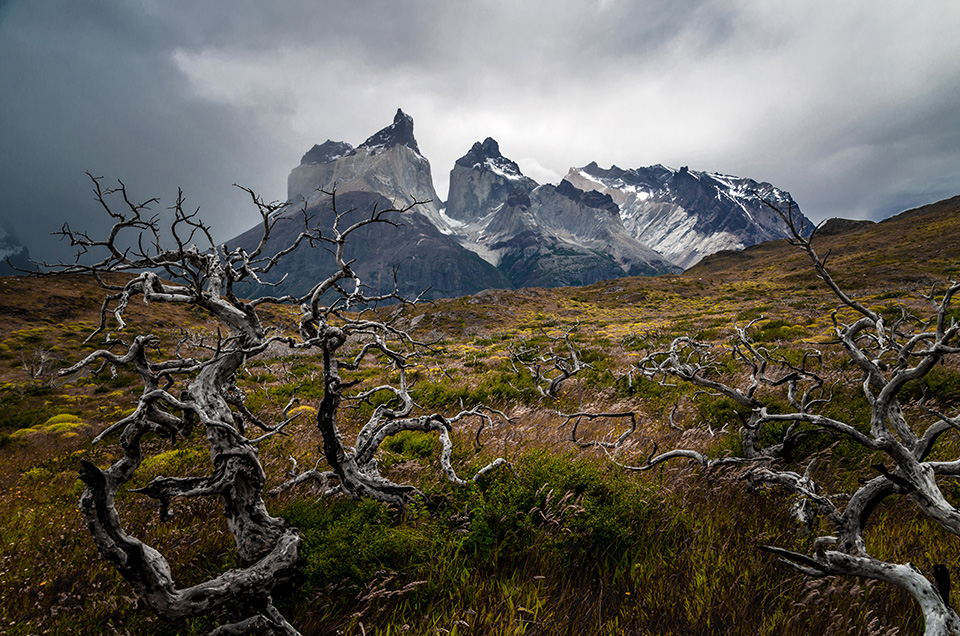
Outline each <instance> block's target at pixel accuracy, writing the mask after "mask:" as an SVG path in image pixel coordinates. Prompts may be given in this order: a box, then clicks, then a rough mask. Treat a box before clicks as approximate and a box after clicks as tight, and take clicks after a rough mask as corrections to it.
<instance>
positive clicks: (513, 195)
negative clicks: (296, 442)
mask: <svg viewBox="0 0 960 636" xmlns="http://www.w3.org/2000/svg"><path fill="white" fill-rule="evenodd" d="M287 186H288V187H287V190H288V193H287V194H288V200H289V203H288V206H287V207H286V208H284V209H283V210H281V211H280V212H279V213H278V214H280V217H281V218H280V219H279V220H278V223H277V225H276V227H275V230H274V234H273V237H272V238H271V242H270V244H269V245H268V246H267V248H268V249H271V248H273V249H280V248H281V247H282V246H283V245H285V244H286V243H287V242H288V241H290V240H291V239H292V238H293V237H295V236H296V234H297V233H298V232H299V230H300V227H301V223H302V220H301V219H302V214H301V210H303V209H305V210H306V211H307V214H308V215H310V216H311V217H313V219H314V222H316V223H319V226H320V227H329V226H330V224H332V220H333V214H334V212H333V207H334V201H333V199H332V197H331V196H330V194H329V193H331V192H334V191H335V192H336V201H335V203H336V208H337V210H339V211H340V212H344V211H347V210H350V212H349V213H348V215H347V220H351V219H359V218H360V217H361V215H364V214H369V212H370V210H371V209H373V208H374V206H376V207H378V208H379V209H383V208H384V207H385V206H393V207H404V206H409V205H414V204H415V205H414V207H413V208H412V209H411V210H410V211H408V212H406V213H404V214H403V215H402V217H401V216H400V215H397V216H394V217H392V218H393V219H394V220H395V221H397V222H398V223H399V226H394V225H389V224H375V225H370V226H367V227H364V228H363V229H362V231H361V232H359V233H358V234H357V235H355V236H353V237H352V238H351V241H350V242H349V243H348V257H349V258H353V259H356V265H355V268H356V270H357V272H358V274H359V275H360V277H361V280H362V281H363V282H364V283H365V284H367V285H369V286H370V287H371V288H372V289H373V290H376V291H384V290H387V289H389V288H392V287H393V285H394V281H395V280H396V282H397V284H398V285H399V289H400V291H401V293H404V294H406V295H411V296H415V295H417V294H419V293H421V292H424V291H425V290H427V291H426V293H425V296H426V297H428V298H444V297H455V296H463V295H467V294H472V293H476V292H478V291H481V290H483V289H491V288H499V289H509V288H519V287H533V286H537V287H559V286H580V285H589V284H592V283H595V282H597V281H600V280H605V279H612V278H621V277H624V276H641V275H642V276H647V275H657V274H665V273H676V272H679V271H682V270H683V269H685V268H687V267H689V266H691V265H693V264H695V263H696V262H698V261H699V260H700V259H702V258H703V257H704V256H706V255H708V254H712V253H714V252H717V251H719V250H730V249H742V248H744V247H747V246H749V245H753V244H756V243H759V242H762V241H766V240H770V239H776V238H782V237H785V236H787V235H788V228H787V227H786V224H785V223H784V222H783V221H782V220H781V219H780V218H779V216H778V215H777V214H776V212H775V211H773V210H772V209H770V208H769V207H768V206H766V205H764V203H763V202H762V201H761V199H760V197H763V198H764V199H766V200H768V201H770V202H772V203H774V204H775V205H778V206H782V207H783V208H784V209H785V208H786V207H787V206H791V207H793V209H794V210H795V214H797V215H799V218H800V219H801V220H803V221H804V222H806V219H803V217H802V214H801V213H800V211H799V208H798V207H797V205H796V202H794V201H793V199H792V197H791V196H790V194H789V193H788V192H786V191H783V190H781V189H779V188H776V187H774V186H773V185H771V184H769V183H758V182H756V181H754V180H752V179H745V178H740V177H734V176H730V175H722V174H718V173H706V172H698V171H694V170H690V169H688V168H687V167H683V168H680V169H679V170H674V169H671V168H668V167H665V166H662V165H656V166H650V167H646V168H636V169H626V170H625V169H621V168H618V167H616V166H612V167H611V168H609V169H603V168H601V167H599V166H598V165H597V163H596V162H592V163H589V164H587V165H586V166H584V167H582V168H571V169H570V171H569V172H568V174H567V175H566V177H564V179H562V180H561V181H560V183H559V184H557V185H553V184H542V185H541V184H538V183H537V182H536V181H534V180H533V179H531V178H530V177H527V176H525V175H523V173H522V172H521V171H520V168H519V166H518V165H517V163H516V162H514V161H512V160H511V159H509V158H507V157H505V156H503V154H502V153H501V152H500V148H499V145H498V143H497V142H496V141H495V140H494V139H492V138H489V137H488V138H487V139H485V140H484V141H482V142H479V141H478V142H477V143H475V144H473V146H472V147H471V148H470V149H469V150H468V151H467V152H466V154H464V155H463V156H462V157H461V158H460V159H458V160H457V161H456V163H455V164H454V166H453V169H452V170H451V172H450V190H449V194H448V199H447V201H446V202H441V200H440V198H439V197H438V195H437V192H436V190H435V188H434V185H433V177H432V173H431V167H430V162H429V161H428V160H427V159H426V157H424V156H423V155H422V154H421V153H420V149H419V146H418V144H417V141H416V138H415V136H414V133H413V118H411V117H410V116H409V115H407V114H406V113H404V112H403V111H402V110H399V109H398V110H397V113H396V115H395V117H394V120H393V123H392V124H390V125H389V126H387V127H385V128H383V129H382V130H380V131H378V132H376V133H375V134H373V135H371V136H370V137H369V138H368V139H367V140H366V141H364V142H363V143H362V144H360V145H359V146H357V147H355V148H354V147H353V146H352V145H350V144H349V143H346V142H342V141H332V140H327V141H326V142H324V143H323V144H319V145H315V146H314V147H313V148H311V149H310V150H309V151H308V152H307V153H306V154H304V155H303V158H302V159H301V162H300V165H299V166H297V167H295V168H294V169H293V171H292V172H291V173H290V176H289V179H288V183H287ZM758 195H759V196H758ZM811 227H812V226H811ZM259 231H260V228H259V227H255V228H251V229H250V230H249V231H247V232H245V233H243V234H241V235H240V236H238V237H236V238H235V239H234V240H232V241H228V243H229V244H231V245H242V246H244V247H248V248H249V247H253V246H254V245H255V244H256V241H258V239H259ZM332 258H333V257H332V255H330V254H328V253H326V252H323V251H319V250H310V249H307V248H306V246H302V247H301V248H300V249H298V250H296V251H295V252H293V253H291V254H290V255H288V256H287V257H286V258H285V259H284V260H283V261H281V269H282V273H283V274H285V278H283V280H282V281H281V282H280V283H279V285H278V286H277V288H275V289H273V290H271V292H270V293H302V292H303V291H305V290H306V289H307V288H308V287H309V286H310V284H312V282H314V281H316V280H318V279H319V278H320V277H322V276H324V275H325V273H326V272H328V271H329V269H330V265H331V263H332ZM241 291H247V292H249V293H251V294H252V293H256V290H254V289H253V288H251V289H249V290H241Z"/></svg>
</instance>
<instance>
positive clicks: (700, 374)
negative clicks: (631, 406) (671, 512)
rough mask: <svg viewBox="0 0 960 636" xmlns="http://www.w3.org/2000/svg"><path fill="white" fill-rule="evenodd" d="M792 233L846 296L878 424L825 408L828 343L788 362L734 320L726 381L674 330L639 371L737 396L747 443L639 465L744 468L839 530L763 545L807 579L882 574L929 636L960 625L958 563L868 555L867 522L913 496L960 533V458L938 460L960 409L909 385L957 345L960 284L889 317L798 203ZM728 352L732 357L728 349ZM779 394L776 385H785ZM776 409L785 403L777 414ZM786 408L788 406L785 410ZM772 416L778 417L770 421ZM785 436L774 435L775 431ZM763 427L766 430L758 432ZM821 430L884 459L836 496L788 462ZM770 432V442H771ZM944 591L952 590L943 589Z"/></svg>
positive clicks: (704, 349) (802, 512) (829, 395)
mask: <svg viewBox="0 0 960 636" xmlns="http://www.w3.org/2000/svg"><path fill="white" fill-rule="evenodd" d="M782 215H783V217H784V219H785V220H786V221H787V223H788V224H789V225H790V227H791V228H792V230H793V239H792V242H793V243H794V244H795V245H797V246H798V247H799V248H800V249H802V250H804V251H805V252H806V253H807V254H808V255H809V257H810V260H811V262H812V263H813V267H814V269H815V271H816V273H817V275H818V276H819V277H820V278H821V279H822V280H823V281H824V282H825V283H826V285H827V286H828V287H829V288H830V290H831V291H832V292H833V294H834V295H835V296H836V298H837V299H839V302H840V307H839V309H838V310H837V311H835V312H834V313H833V331H834V334H835V335H836V339H837V342H838V343H839V344H840V345H841V346H842V349H843V352H844V353H845V355H846V357H847V359H848V361H849V363H851V364H852V365H853V368H855V369H856V375H857V377H856V378H854V379H852V380H851V382H852V383H853V384H854V386H858V387H859V391H861V392H862V394H863V396H864V397H865V399H866V401H867V403H868V405H869V413H870V416H869V422H853V421H842V420H840V419H834V418H831V417H828V416H826V415H824V414H823V413H824V411H825V408H824V407H826V405H827V404H828V403H829V402H830V401H831V400H832V399H834V395H833V389H831V388H830V387H828V386H827V385H826V383H825V381H824V379H823V378H822V377H821V375H820V374H818V371H817V369H819V368H821V367H820V364H819V363H820V361H821V357H822V356H821V352H820V351H816V350H810V351H808V352H807V353H806V354H805V355H804V356H803V357H802V359H800V360H799V361H798V360H796V359H795V358H794V360H793V361H792V362H791V361H788V360H787V359H786V357H784V356H782V355H778V354H777V352H776V351H775V350H772V349H768V348H766V347H764V346H761V345H758V344H757V343H754V342H753V341H752V340H751V338H750V327H751V325H747V326H746V327H737V328H736V333H735V335H734V338H733V341H732V342H731V346H730V347H729V349H728V350H727V352H726V354H725V356H732V358H733V360H735V361H736V362H737V363H739V366H740V368H741V369H743V370H744V371H745V373H744V374H743V375H744V377H745V378H746V381H745V382H744V383H743V384H742V385H737V386H734V385H731V384H727V383H725V382H723V381H721V380H719V379H717V378H718V377H720V374H719V373H717V372H716V371H717V365H718V363H720V362H721V359H720V358H721V354H717V353H716V352H715V351H714V350H712V349H711V348H710V347H708V346H707V345H705V344H703V343H699V342H697V341H695V340H694V339H691V338H687V337H681V338H676V339H675V340H673V342H672V343H671V344H670V346H669V347H668V348H666V349H662V350H651V351H650V352H649V353H648V354H647V355H646V357H645V358H644V359H643V360H642V361H641V362H640V363H639V365H638V367H639V369H638V370H639V371H640V372H641V373H642V374H643V375H644V376H646V377H647V378H648V379H650V380H653V381H658V382H677V381H680V382H686V383H690V384H692V385H694V386H696V387H698V390H700V391H705V392H708V393H710V394H713V395H719V396H724V397H726V398H729V399H731V400H733V401H734V402H735V403H736V404H738V405H740V406H741V407H743V408H744V410H747V411H748V412H749V416H748V417H747V418H746V420H745V421H744V422H743V424H742V427H741V428H740V430H739V435H740V441H741V442H742V452H741V453H740V454H736V455H728V456H723V457H716V458H708V457H706V456H704V455H703V454H702V453H700V452H698V451H696V450H692V449H685V448H675V449H671V450H668V451H667V452H663V453H659V454H658V453H657V452H656V448H655V449H654V452H653V453H651V454H650V455H649V457H648V458H647V459H646V461H645V462H644V463H643V465H641V466H636V467H634V468H635V469H638V470H647V469H649V468H651V467H653V466H656V465H658V464H661V463H662V462H666V461H669V460H672V459H689V460H693V461H695V462H697V463H699V464H700V465H702V466H703V467H704V468H706V469H714V468H717V467H722V466H725V465H734V464H735V465H738V466H740V467H741V468H742V469H744V470H745V472H744V473H743V477H744V478H745V479H747V480H748V481H749V482H750V483H752V484H756V485H771V486H777V487H781V488H785V489H787V490H788V491H790V492H791V493H793V494H795V495H796V496H797V502H798V503H797V505H796V506H795V508H794V513H795V516H796V517H797V519H798V520H799V521H801V522H802V523H804V524H805V525H807V527H811V528H812V527H813V525H812V524H813V521H814V518H815V517H816V516H818V515H819V516H822V518H824V519H826V521H827V522H828V524H829V526H832V528H833V531H832V533H830V534H824V535H823V536H819V537H817V538H816V539H815V540H814V541H813V543H812V546H813V548H812V551H811V553H809V554H801V553H797V552H793V551H790V550H785V549H782V548H779V547H776V546H764V549H765V550H767V551H769V552H771V553H773V554H775V555H777V556H778V557H780V558H781V559H782V560H784V561H785V562H786V563H788V564H790V565H791V566H793V567H794V568H796V569H798V570H800V571H801V572H804V573H806V574H808V575H810V576H814V577H823V576H829V575H847V576H857V577H866V578H871V579H876V580H880V581H885V582H887V583H891V584H894V585H897V586H900V587H901V588H903V589H904V590H906V591H907V592H908V593H909V594H910V595H911V596H912V597H913V598H914V599H915V600H916V602H917V603H918V605H919V606H920V609H921V610H922V612H923V616H924V620H925V625H926V631H925V634H927V635H928V636H933V635H938V636H939V635H948V634H949V635H957V634H960V618H958V616H957V614H956V613H955V611H954V610H953V609H952V608H951V607H950V605H949V593H948V590H949V571H948V570H947V568H946V567H945V566H943V565H939V566H937V567H935V568H934V572H933V573H932V574H933V576H934V579H935V580H934V581H931V580H930V578H929V574H926V575H925V574H924V573H922V572H920V571H918V570H917V569H916V568H915V567H913V566H912V565H910V564H909V563H907V564H900V563H889V562H885V561H883V560H881V559H878V558H876V557H875V556H873V555H871V554H870V552H869V550H868V548H867V545H866V542H865V540H864V530H865V528H866V526H867V523H868V520H869V518H870V516H871V515H872V514H873V512H874V511H875V510H876V508H877V506H878V505H879V504H880V503H881V502H882V501H884V500H885V499H887V498H889V497H893V496H902V497H906V498H908V499H909V500H910V501H912V502H913V504H915V505H916V506H917V508H918V509H919V510H920V511H921V512H922V514H924V515H926V516H927V517H928V518H929V519H931V520H933V521H935V522H936V523H937V524H939V525H940V526H942V527H943V528H944V529H945V530H947V531H948V532H950V533H952V534H954V535H960V511H958V510H957V508H955V507H954V506H953V504H951V503H950V502H949V501H948V500H947V498H946V497H945V496H944V493H943V491H942V490H941V485H942V484H943V483H944V481H945V480H951V479H954V478H956V477H957V476H958V475H960V459H953V460H944V459H937V460H933V459H931V456H936V454H935V453H934V450H935V449H936V447H937V445H938V442H939V441H941V439H942V438H943V436H944V434H945V433H948V432H951V431H955V430H956V429H960V415H958V414H956V413H954V414H948V413H943V412H941V411H939V410H937V409H936V408H933V407H932V406H929V405H928V404H927V400H926V399H924V400H922V401H921V402H920V404H919V405H916V404H914V405H911V408H908V409H905V408H904V407H905V406H906V404H905V403H904V400H905V397H904V389H905V387H906V386H907V384H908V383H910V382H913V381H921V380H922V379H923V378H924V377H925V376H926V375H927V374H928V373H929V372H930V371H931V370H932V369H933V368H934V367H935V366H936V365H937V364H940V363H941V362H943V361H944V360H945V359H946V358H948V357H949V356H955V355H956V354H958V353H960V342H958V340H960V324H958V323H957V321H956V319H955V317H954V315H952V314H951V310H952V308H954V307H955V305H954V297H955V296H956V294H957V292H958V291H960V283H956V282H952V283H950V284H949V285H947V286H946V287H943V288H940V289H933V290H930V292H929V293H927V294H925V295H924V298H925V299H926V301H927V303H928V306H929V308H930V310H929V314H928V315H927V316H926V317H923V318H921V317H916V316H913V315H911V314H910V313H908V312H905V311H904V312H903V313H902V315H901V316H899V317H897V318H896V319H894V320H888V319H885V318H884V316H882V315H880V314H878V313H877V312H875V311H874V310H872V309H870V308H869V307H867V306H865V305H864V304H863V303H861V302H859V301H857V300H855V299H853V298H852V297H850V296H849V295H848V294H847V293H846V292H844V291H843V290H842V289H841V288H840V286H839V285H838V284H837V283H836V281H835V280H834V278H833V277H832V276H831V275H830V272H829V271H828V269H827V267H826V263H825V260H826V259H825V258H822V257H821V256H820V255H818V254H817V252H816V251H815V250H814V246H813V242H812V241H813V240H814V237H815V235H814V237H804V232H802V229H803V228H799V227H797V226H796V225H795V223H794V217H793V216H792V215H791V214H790V211H789V210H788V211H785V212H783V213H782ZM723 361H729V357H723ZM765 391H766V392H767V393H766V395H771V394H775V395H779V396H781V397H783V396H784V394H785V397H786V399H787V402H788V404H789V408H787V409H783V408H780V409H773V408H771V407H770V406H769V404H768V403H767V402H766V401H765V400H766V398H764V397H763V395H764V392H765ZM778 391H779V392H778ZM778 411H779V412H778ZM783 411H786V412H783ZM771 425H774V426H771ZM772 430H781V431H782V434H780V435H779V437H778V438H776V439H775V440H773V441H770V432H771V431H772ZM764 431H766V432H767V436H766V437H764V436H763V435H761V433H762V432H764ZM812 435H829V436H833V437H836V438H841V437H842V438H846V439H848V440H852V441H853V442H855V443H856V444H859V445H861V446H862V447H864V448H865V449H869V450H870V451H877V452H879V453H882V456H883V457H884V458H885V460H886V461H884V462H882V463H877V464H874V466H873V471H874V473H873V474H870V475H865V476H864V477H863V479H862V480H861V483H862V485H861V486H860V487H859V488H857V489H856V490H854V491H853V492H845V493H828V492H825V491H824V490H823V489H822V488H821V487H820V486H819V485H818V483H817V479H816V478H817V471H818V466H817V462H816V460H813V461H810V463H809V464H808V465H807V467H806V470H805V471H804V473H803V474H799V473H797V472H793V471H790V470H786V469H785V468H783V465H784V462H783V461H782V460H783V458H785V457H787V456H788V455H789V454H790V452H791V450H792V449H794V448H796V445H797V444H798V442H799V441H800V440H802V439H803V438H805V437H808V436H812ZM764 439H766V440H767V442H766V443H764V441H763V440H764ZM944 590H947V592H945V591H944Z"/></svg>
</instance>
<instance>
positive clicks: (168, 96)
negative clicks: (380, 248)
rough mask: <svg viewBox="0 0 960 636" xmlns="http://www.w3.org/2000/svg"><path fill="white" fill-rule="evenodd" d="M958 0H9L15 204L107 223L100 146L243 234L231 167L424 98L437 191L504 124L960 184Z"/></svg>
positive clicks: (692, 157) (852, 181)
mask: <svg viewBox="0 0 960 636" xmlns="http://www.w3.org/2000/svg"><path fill="white" fill-rule="evenodd" d="M958 34H960V2H956V1H955V0H906V1H894V0H889V1H876V0H871V1H867V0H861V1H856V0H844V1H842V2H838V1H837V0H822V1H821V0H791V1H790V2H773V1H770V0H727V1H709V0H594V1H592V2H591V1H587V0H535V1H526V0H525V1H522V2H521V1H518V0H472V1H469V2H461V1H458V0H425V1H416V2H414V1H409V2H407V1H403V0H379V1H377V0H342V1H333V0H270V1H269V2H266V1H259V0H231V1H229V2H228V1H226V0H223V1H219V2H212V1H206V2H205V1H202V0H85V1H83V2H78V1H77V0H12V1H4V0H0V86H2V89H0V191H2V196H0V219H6V220H8V221H9V222H10V223H12V224H13V226H14V228H15V229H16V231H17V233H18V234H19V235H20V238H21V239H22V240H23V241H24V242H25V243H27V244H28V246H29V247H30V249H31V252H32V254H33V255H34V256H35V257H39V258H42V259H46V260H51V259H53V258H56V256H57V254H56V250H57V249H58V247H59V248H61V249H62V247H63V246H62V244H59V243H57V242H55V241H54V240H53V239H51V238H49V237H47V236H46V235H47V233H48V232H50V231H53V230H55V229H58V228H59V227H60V225H61V224H62V223H63V222H64V221H69V222H70V223H71V225H73V226H75V227H85V228H89V229H90V230H91V231H93V232H95V231H102V230H103V229H104V228H106V227H107V223H106V221H105V219H104V218H103V215H102V214H101V213H100V212H99V211H98V210H97V208H96V206H95V205H93V202H92V195H91V192H90V186H89V182H88V180H87V177H86V176H85V174H84V172H85V171H87V170H89V171H91V172H93V173H96V174H97V175H103V176H106V177H108V178H110V179H118V178H119V179H123V180H124V182H125V183H126V184H127V186H128V188H129V189H130V190H131V191H132V192H133V193H134V195H135V197H136V198H139V199H147V198H150V197H153V196H159V197H160V198H161V206H159V207H158V209H159V208H162V207H163V205H164V204H166V205H169V204H170V203H172V201H173V199H174V198H175V196H176V189H177V187H181V188H183V190H184V192H185V194H186V197H187V200H188V203H191V204H192V205H194V206H200V207H201V211H202V213H203V214H204V216H205V218H206V219H207V220H208V221H209V222H211V223H212V224H213V225H214V226H215V228H216V229H217V232H218V235H219V237H220V238H228V237H229V236H232V235H234V234H236V233H239V232H240V231H242V230H245V229H247V228H248V227H250V226H251V225H252V224H253V223H254V222H255V212H254V210H252V209H251V207H250V206H249V205H248V204H245V202H244V198H243V196H241V194H242V193H239V192H238V191H236V189H234V188H232V187H231V184H232V183H234V182H236V183H241V184H243V185H247V186H250V187H252V188H254V189H256V190H257V191H259V192H260V193H261V194H262V195H263V196H264V197H265V198H267V199H282V198H283V197H284V196H285V191H286V177H287V174H288V173H289V172H290V170H291V169H292V168H293V167H294V166H296V165H297V164H298V163H299V160H300V156H301V155H302V154H303V153H304V152H306V151H307V150H308V149H309V148H310V147H311V146H312V145H313V144H314V143H321V142H323V141H324V140H326V139H327V138H332V139H334V140H343V141H348V142H350V143H352V144H354V145H356V144H359V143H360V142H362V141H363V140H364V139H365V138H366V137H367V136H369V135H370V134H372V133H373V132H375V131H376V130H378V129H379V128H382V127H383V126H386V125H388V124H389V123H390V122H391V121H392V117H393V114H394V112H395V111H396V109H397V108H398V107H401V108H403V109H404V111H406V112H407V113H409V114H410V115H412V116H413V118H414V120H415V122H416V129H415V133H416V136H417V140H418V141H419V145H420V149H421V151H422V152H423V153H424V155H426V157H427V158H428V159H429V160H430V162H431V164H432V167H433V174H434V179H435V181H436V184H437V189H438V192H439V193H440V196H441V197H444V196H445V194H446V187H447V178H448V174H449V171H450V168H451V167H452V166H453V162H454V161H455V160H456V159H457V158H458V157H460V156H462V155H463V154H464V153H465V152H466V151H467V150H468V149H469V147H470V146H471V144H472V143H473V142H475V141H478V140H482V139H483V138H485V137H487V136H492V137H494V138H495V139H497V140H498V141H499V142H500V148H501V151H502V152H503V153H504V154H505V155H507V156H508V157H510V158H512V159H514V160H516V161H518V162H519V163H520V166H521V168H522V169H523V170H524V172H525V173H526V174H528V175H530V176H531V177H533V178H535V179H537V180H538V181H540V182H541V183H543V182H546V181H556V180H558V179H559V178H560V177H562V176H563V174H564V173H566V171H567V169H568V168H570V167H571V166H583V165H585V164H587V163H589V162H590V161H597V162H598V163H599V164H600V165H601V166H603V167H608V166H609V165H610V164H616V165H618V166H621V167H625V168H628V167H639V166H646V165H650V164H654V163H663V164H666V165H669V166H674V167H679V166H681V165H688V166H690V167H691V168H693V169H698V170H708V171H717V172H725V173H729V174H735V175H738V176H746V177H752V178H754V179H757V180H764V181H770V182H772V183H774V184H775V185H777V186H779V187H782V188H785V189H787V190H789V191H790V192H791V193H792V194H793V196H794V198H795V199H796V200H797V202H798V203H799V204H800V207H801V208H802V209H803V211H804V212H805V213H806V214H807V215H808V216H810V217H811V218H812V219H814V220H821V219H823V218H827V217H830V216H845V217H858V218H882V217H885V216H888V215H890V214H892V213H895V212H898V211H900V210H903V209H906V208H908V207H913V206H917V205H922V204H924V203H930V202H933V201H936V200H939V199H942V198H945V197H948V196H952V195H955V194H960V36H958Z"/></svg>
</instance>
